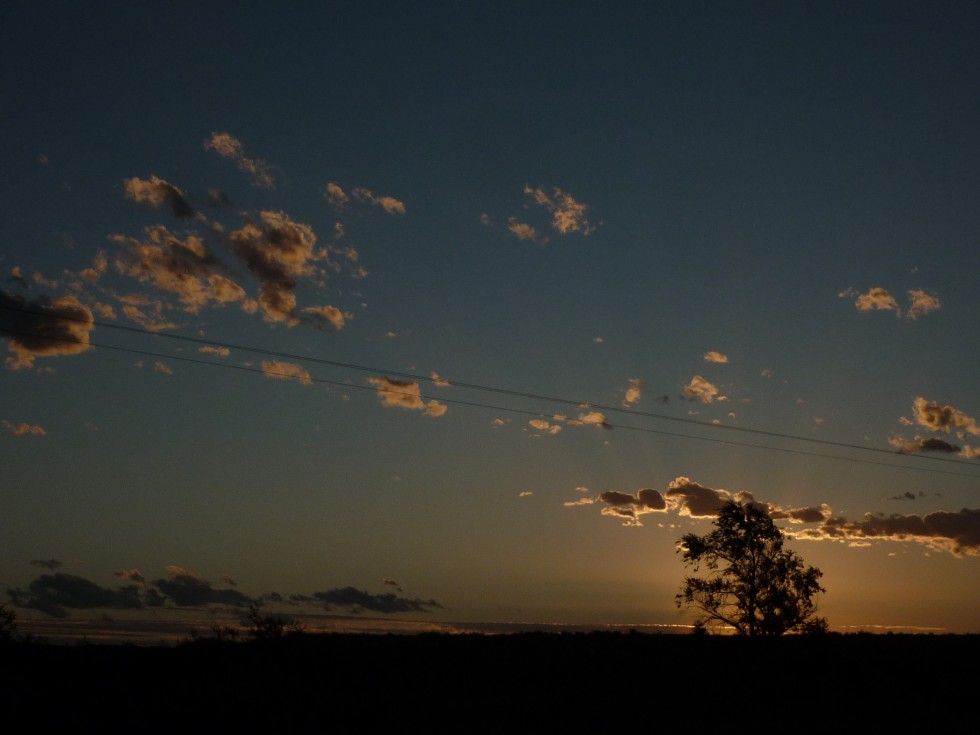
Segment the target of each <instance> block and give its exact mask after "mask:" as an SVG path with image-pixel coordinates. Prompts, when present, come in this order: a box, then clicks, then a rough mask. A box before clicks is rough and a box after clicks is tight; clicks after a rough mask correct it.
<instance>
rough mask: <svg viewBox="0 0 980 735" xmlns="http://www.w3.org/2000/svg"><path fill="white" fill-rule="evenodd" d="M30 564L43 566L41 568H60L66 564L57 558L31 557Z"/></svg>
mask: <svg viewBox="0 0 980 735" xmlns="http://www.w3.org/2000/svg"><path fill="white" fill-rule="evenodd" d="M30 564H31V566H32V567H41V569H58V568H59V567H63V566H64V564H62V563H61V562H60V561H58V560H57V559H31V561H30Z"/></svg>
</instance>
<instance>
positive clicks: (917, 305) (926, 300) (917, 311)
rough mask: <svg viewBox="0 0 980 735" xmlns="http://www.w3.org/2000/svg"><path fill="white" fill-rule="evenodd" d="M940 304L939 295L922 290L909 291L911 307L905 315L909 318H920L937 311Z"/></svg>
mask: <svg viewBox="0 0 980 735" xmlns="http://www.w3.org/2000/svg"><path fill="white" fill-rule="evenodd" d="M940 306H941V304H940V303H939V297H937V296H933V295H931V294H928V293H926V292H925V291H921V290H916V291H909V308H908V311H907V312H906V314H905V315H906V316H907V317H908V318H909V319H918V318H919V317H920V316H924V315H925V314H928V313H929V312H930V311H936V310H937V309H939V308H940Z"/></svg>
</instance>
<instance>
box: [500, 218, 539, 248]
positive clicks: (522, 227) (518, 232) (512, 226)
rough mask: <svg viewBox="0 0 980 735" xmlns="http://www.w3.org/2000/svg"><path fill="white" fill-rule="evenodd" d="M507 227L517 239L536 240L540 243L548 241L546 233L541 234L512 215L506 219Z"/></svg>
mask: <svg viewBox="0 0 980 735" xmlns="http://www.w3.org/2000/svg"><path fill="white" fill-rule="evenodd" d="M507 229H508V230H509V231H510V234H512V235H513V236H514V237H516V238H517V239H518V240H530V241H531V242H536V243H539V244H541V245H544V244H545V243H546V242H548V236H547V235H542V234H541V233H540V232H538V231H537V230H536V229H535V228H534V227H532V226H531V225H529V224H526V223H524V222H518V221H517V220H516V219H515V218H513V217H511V218H509V219H508V220H507Z"/></svg>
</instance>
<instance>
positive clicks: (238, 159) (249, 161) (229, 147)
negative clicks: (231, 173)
mask: <svg viewBox="0 0 980 735" xmlns="http://www.w3.org/2000/svg"><path fill="white" fill-rule="evenodd" d="M204 148H205V149H206V150H211V151H214V152H215V153H217V154H218V155H219V156H223V157H225V158H230V159H232V160H233V161H235V163H237V164H238V168H240V169H241V170H242V171H245V172H246V173H248V174H249V175H250V176H251V177H252V185H253V186H258V187H262V188H264V189H273V188H275V183H276V182H275V179H274V178H273V176H272V174H271V173H270V172H269V167H268V165H267V164H266V162H265V161H262V160H259V159H254V158H248V157H246V156H245V153H244V151H243V149H242V144H241V141H239V140H238V139H237V138H235V137H234V136H232V135H229V134H228V133H218V132H213V133H211V137H210V138H208V139H207V140H205V141H204Z"/></svg>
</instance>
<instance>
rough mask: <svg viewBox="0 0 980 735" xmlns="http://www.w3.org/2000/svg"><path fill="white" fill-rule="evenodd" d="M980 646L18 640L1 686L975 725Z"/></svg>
mask: <svg viewBox="0 0 980 735" xmlns="http://www.w3.org/2000/svg"><path fill="white" fill-rule="evenodd" d="M978 654H980V636H955V635H939V636H932V635H865V634H855V635H836V634H830V635H826V636H821V637H814V638H804V637H784V638H780V639H774V640H748V639H737V638H727V637H713V636H712V637H705V636H693V635H646V634H637V633H582V634H537V633H528V634H513V635H497V636H484V635H441V634H439V635H436V634H433V635H430V634H421V635H344V634H327V635H300V636H295V637H287V638H284V639H281V640H269V641H250V642H243V643H218V642H216V641H213V640H199V641H196V642H192V643H187V644H183V645H178V646H173V647H166V646H160V647H137V646H129V645H76V646H65V645H47V644H17V645H13V646H7V647H4V648H0V664H2V665H0V672H2V673H0V687H2V694H0V698H2V699H0V702H2V706H3V714H4V715H5V717H4V722H5V724H6V725H13V724H14V723H15V722H23V721H25V718H26V724H27V725H28V726H29V727H30V728H31V729H34V728H41V729H43V730H45V731H48V730H50V729H51V728H63V729H68V728H70V729H71V730H73V731H75V732H136V733H145V732H170V733H181V732H198V731H212V732H219V733H223V732H269V733H294V732H295V733H302V732H311V733H312V732H316V733H321V732H322V733H328V732H329V733H362V732H367V733H372V734H373V733H376V732H378V731H389V732H390V731H406V732H412V733H416V732H428V733H471V732H472V733H484V732H487V733H519V732H527V733H536V732H541V733H552V732H559V733H560V732H603V733H608V732H628V731H633V730H636V729H637V728H642V730H643V731H645V732H649V733H657V732H661V731H664V730H667V731H669V732H674V733H677V732H688V733H702V732H709V731H712V730H714V729H715V728H718V729H719V731H721V730H722V728H723V730H724V731H729V732H731V731H737V732H746V731H747V732H752V731H759V732H765V733H769V732H778V731H786V732H794V731H795V732H800V731H803V732H861V731H865V730H867V731H869V732H874V733H878V732H881V731H882V729H883V728H889V727H895V728H897V729H899V731H900V732H909V731H911V730H913V729H916V728H929V730H931V731H934V730H936V729H937V728H940V729H944V728H946V727H949V726H953V727H956V728H957V729H959V730H961V731H975V728H976V726H977V725H978V722H980V715H978V713H980V709H978V707H977V696H978V691H977V683H978V676H977V662H978V661H980V656H978ZM18 715H19V716H18ZM964 728H965V730H964ZM10 731H11V732H13V731H15V730H14V729H11V730H10Z"/></svg>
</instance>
